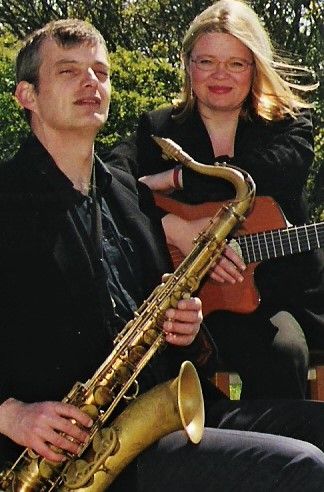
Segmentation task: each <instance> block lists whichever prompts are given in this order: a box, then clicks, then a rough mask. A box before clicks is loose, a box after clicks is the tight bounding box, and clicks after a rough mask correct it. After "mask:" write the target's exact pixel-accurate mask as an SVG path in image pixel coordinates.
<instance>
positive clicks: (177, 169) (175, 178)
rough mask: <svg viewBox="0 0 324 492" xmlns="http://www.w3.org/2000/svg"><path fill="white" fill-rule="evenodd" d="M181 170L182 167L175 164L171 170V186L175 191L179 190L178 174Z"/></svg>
mask: <svg viewBox="0 0 324 492" xmlns="http://www.w3.org/2000/svg"><path fill="white" fill-rule="evenodd" d="M181 169H182V166H181V164H177V165H176V166H175V167H174V168H173V176H172V177H173V186H174V188H175V189H176V190H181V186H180V182H179V173H180V171H181Z"/></svg>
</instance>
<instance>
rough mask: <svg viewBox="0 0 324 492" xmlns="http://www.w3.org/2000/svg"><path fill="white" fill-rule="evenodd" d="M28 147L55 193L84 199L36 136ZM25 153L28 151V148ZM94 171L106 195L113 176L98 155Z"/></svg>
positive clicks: (27, 142) (30, 137)
mask: <svg viewBox="0 0 324 492" xmlns="http://www.w3.org/2000/svg"><path fill="white" fill-rule="evenodd" d="M26 146H27V147H28V153H29V155H30V157H31V158H32V162H34V163H35V167H36V168H37V170H38V171H39V173H40V174H41V175H42V176H43V177H44V178H46V181H47V182H48V184H49V186H50V187H51V188H52V190H53V191H55V192H57V193H59V194H60V195H64V196H66V197H67V198H70V199H72V200H74V201H77V202H78V201H80V200H83V199H84V195H83V194H82V193H81V192H80V191H79V190H76V189H75V188H74V187H73V183H72V181H71V180H70V179H69V178H68V177H67V176H66V175H65V174H64V172H63V171H61V169H60V168H59V167H58V166H57V165H56V163H55V161H54V159H53V158H52V156H51V155H50V154H49V152H48V151H47V150H46V148H45V147H44V146H43V145H42V143H41V142H40V141H39V140H38V138H37V137H36V136H35V135H34V134H31V135H30V136H29V137H28V139H27V141H26ZM24 147H25V146H24ZM24 151H26V147H25V150H24ZM94 169H95V173H96V186H97V188H98V189H99V190H100V192H101V193H104V192H106V191H107V190H108V188H109V185H110V183H111V180H112V175H111V173H110V172H109V171H108V169H107V168H106V166H105V165H104V163H103V161H102V160H101V159H100V158H99V157H98V155H97V154H95V155H94Z"/></svg>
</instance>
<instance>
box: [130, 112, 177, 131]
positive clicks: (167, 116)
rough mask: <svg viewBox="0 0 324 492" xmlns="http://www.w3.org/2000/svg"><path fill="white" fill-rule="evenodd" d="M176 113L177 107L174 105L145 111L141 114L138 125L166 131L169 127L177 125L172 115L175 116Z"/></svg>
mask: <svg viewBox="0 0 324 492" xmlns="http://www.w3.org/2000/svg"><path fill="white" fill-rule="evenodd" d="M177 113H178V109H177V108H176V107H175V106H168V107H164V108H159V109H155V110H153V111H147V112H146V113H143V114H142V115H141V117H140V119H139V127H140V126H147V127H149V128H151V129H152V130H155V131H159V132H164V131H168V130H169V128H170V127H173V126H177V125H179V123H178V122H177V120H175V119H174V116H176V114H177Z"/></svg>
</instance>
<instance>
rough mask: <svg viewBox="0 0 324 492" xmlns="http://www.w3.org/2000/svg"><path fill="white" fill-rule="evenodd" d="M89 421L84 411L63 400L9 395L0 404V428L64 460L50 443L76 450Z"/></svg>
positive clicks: (23, 443)
mask: <svg viewBox="0 0 324 492" xmlns="http://www.w3.org/2000/svg"><path fill="white" fill-rule="evenodd" d="M72 420H73V421H75V422H76V424H74V423H73V422H72ZM91 425H92V420H91V419H90V418H89V417H88V416H87V415H86V414H85V413H83V412H81V410H79V409H78V408H77V407H75V406H73V405H69V404H67V403H62V402H50V401H47V402H41V403H23V402H21V401H18V400H15V399H14V398H9V400H6V401H5V402H4V403H2V405H0V432H1V433H2V434H4V435H6V436H7V437H9V438H10V439H11V440H12V441H14V442H15V443H17V444H20V445H21V446H25V447H27V448H31V449H33V450H34V451H35V452H36V453H38V454H39V455H41V456H43V457H44V458H46V459H48V460H50V461H55V462H61V461H64V460H65V458H64V456H63V455H62V453H60V452H57V451H55V450H54V449H53V446H54V447H55V448H58V449H60V450H62V451H67V452H69V453H72V454H77V453H78V452H79V448H80V445H81V444H82V443H84V442H86V440H87V438H88V432H87V430H86V428H89V427H91ZM62 434H65V435H62Z"/></svg>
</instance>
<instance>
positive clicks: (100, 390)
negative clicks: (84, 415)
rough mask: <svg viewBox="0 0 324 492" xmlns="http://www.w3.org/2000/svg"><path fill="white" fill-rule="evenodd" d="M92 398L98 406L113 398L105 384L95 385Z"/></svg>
mask: <svg viewBox="0 0 324 492" xmlns="http://www.w3.org/2000/svg"><path fill="white" fill-rule="evenodd" d="M93 398H94V400H95V402H96V404H97V405H99V406H103V405H107V403H110V402H111V401H112V399H113V397H112V394H111V392H110V389H109V388H108V387H107V386H97V387H96V388H95V389H94V391H93ZM90 406H91V405H90Z"/></svg>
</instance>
